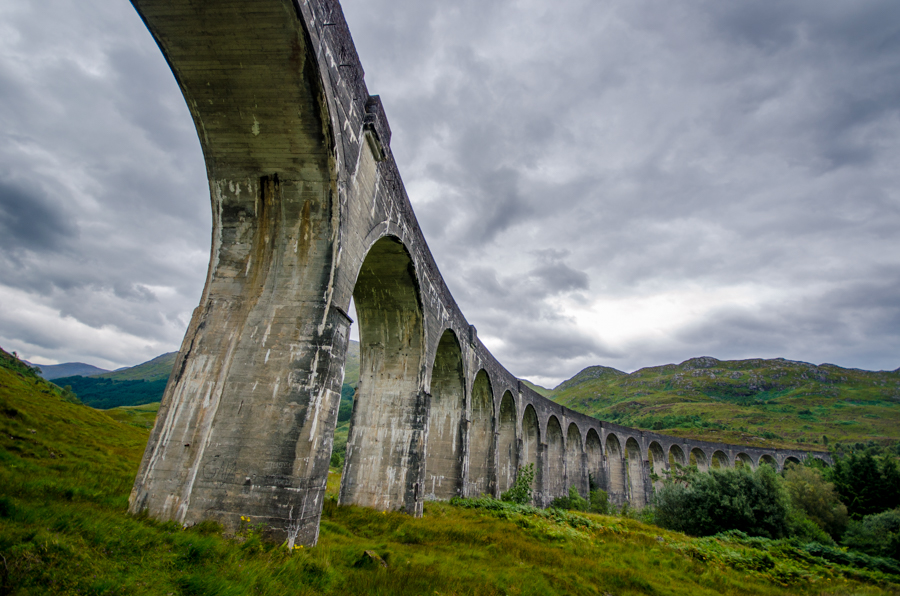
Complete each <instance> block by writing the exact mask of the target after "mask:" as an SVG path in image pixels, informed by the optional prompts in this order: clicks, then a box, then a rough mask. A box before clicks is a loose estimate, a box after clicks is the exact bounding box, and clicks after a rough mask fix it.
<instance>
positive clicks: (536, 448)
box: [521, 404, 543, 504]
mask: <svg viewBox="0 0 900 596" xmlns="http://www.w3.org/2000/svg"><path fill="white" fill-rule="evenodd" d="M540 449H541V425H540V422H539V421H538V417H537V412H535V410H534V406H533V405H531V404H528V405H527V406H525V412H524V413H523V414H522V462H521V465H523V466H527V465H528V464H532V465H534V484H533V485H532V489H533V491H532V495H533V501H534V502H535V503H537V504H540V503H541V501H542V497H541V495H542V494H543V485H542V482H543V475H542V474H541V465H540V459H539V453H540Z"/></svg>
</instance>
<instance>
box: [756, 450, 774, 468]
mask: <svg viewBox="0 0 900 596" xmlns="http://www.w3.org/2000/svg"><path fill="white" fill-rule="evenodd" d="M763 464H765V465H767V466H772V467H773V468H775V469H776V470H777V469H778V462H776V461H775V458H774V457H772V456H771V455H769V454H768V453H766V454H763V455H760V456H759V461H758V462H757V464H756V465H757V466H761V465H763Z"/></svg>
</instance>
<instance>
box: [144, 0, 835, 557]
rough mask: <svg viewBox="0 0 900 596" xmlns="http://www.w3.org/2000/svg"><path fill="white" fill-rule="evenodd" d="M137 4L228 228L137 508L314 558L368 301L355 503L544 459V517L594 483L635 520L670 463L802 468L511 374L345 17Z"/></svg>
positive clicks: (780, 456)
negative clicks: (561, 396)
mask: <svg viewBox="0 0 900 596" xmlns="http://www.w3.org/2000/svg"><path fill="white" fill-rule="evenodd" d="M132 2H133V4H134V6H135V8H136V9H137V11H138V13H139V14H140V15H141V17H142V18H143V19H144V22H145V23H146V25H147V27H148V29H149V30H150V32H151V33H152V34H153V36H154V38H155V39H156V41H157V43H158V44H159V47H160V48H161V50H162V52H163V54H164V56H165V58H166V60H168V63H169V65H170V66H171V68H172V71H173V73H174V74H175V77H176V79H177V81H178V83H179V85H180V87H181V90H182V92H183V93H184V97H185V100H186V102H187V105H188V108H189V109H190V112H191V115H192V116H193V119H194V123H195V125H196V128H197V133H198V135H199V138H200V143H201V146H202V149H203V154H204V158H205V162H206V168H207V174H208V178H209V188H210V197H211V200H212V211H213V231H212V249H211V257H210V264H209V270H208V274H207V279H206V285H205V288H204V291H203V295H202V298H201V302H200V306H199V307H198V308H197V309H196V310H195V311H194V314H193V317H192V320H191V323H190V326H189V328H188V331H187V334H186V335H185V338H184V341H183V344H182V346H181V349H180V353H179V355H178V359H177V361H176V365H175V368H174V370H173V372H172V376H171V378H170V379H169V384H168V387H167V389H166V393H165V396H164V398H163V402H162V406H161V407H160V410H159V414H158V417H157V420H156V424H155V427H154V429H153V432H152V434H151V436H150V441H149V443H148V445H147V449H146V452H145V454H144V458H143V461H142V464H141V468H140V471H139V473H138V476H137V479H136V481H135V484H134V489H133V491H132V494H131V498H130V509H131V511H133V512H138V511H143V510H148V511H149V514H150V515H151V516H153V517H156V518H161V519H172V520H177V521H178V522H180V523H184V524H193V523H196V522H198V521H200V520H202V519H207V518H212V519H217V520H219V521H221V522H222V523H223V524H225V526H226V527H232V528H233V527H235V526H236V525H237V523H238V520H239V518H240V516H249V517H250V519H251V520H252V523H264V524H266V526H267V527H268V528H270V532H271V533H272V538H274V539H283V538H288V539H289V540H293V541H296V543H298V544H307V545H312V544H315V542H316V540H317V538H318V528H319V519H320V516H321V510H322V502H323V498H324V492H325V483H326V479H327V476H328V464H329V459H330V456H331V449H332V437H333V432H334V428H335V423H336V419H337V410H338V405H339V401H340V394H341V384H342V381H343V376H344V368H343V367H344V358H345V355H346V350H347V342H348V334H349V329H350V325H351V323H352V321H351V319H350V317H349V316H348V314H347V312H348V309H349V304H350V299H351V296H352V297H353V298H354V299H355V305H356V311H357V316H358V318H359V321H358V324H359V330H360V344H361V346H360V359H361V366H360V380H359V386H358V392H357V398H356V401H355V404H354V411H353V415H352V419H351V429H350V436H349V441H348V443H347V457H346V463H345V466H344V472H343V477H342V484H341V491H340V502H341V503H344V504H357V505H362V506H366V507H373V508H376V509H380V510H400V511H405V512H408V513H409V514H411V515H421V513H422V507H423V503H424V501H426V500H428V499H448V498H450V497H452V496H454V495H463V496H477V495H480V494H482V493H484V494H489V495H498V494H499V493H500V492H501V491H503V490H505V489H506V488H507V487H508V486H510V484H511V483H512V482H513V480H514V477H515V473H516V469H517V466H520V465H524V464H527V463H534V464H535V467H536V470H537V478H536V487H535V488H536V494H535V500H536V504H538V505H547V504H548V503H549V502H550V501H551V500H552V499H553V498H554V497H556V496H561V495H564V494H566V493H567V489H568V487H569V486H571V485H575V486H577V487H578V488H579V490H581V491H582V492H583V493H584V492H586V491H587V488H588V482H589V478H593V479H594V480H595V481H596V482H597V483H598V484H599V485H600V486H601V487H604V488H606V489H607V490H608V491H609V493H610V495H611V498H612V500H613V502H615V503H623V502H625V501H628V502H630V503H632V504H633V505H634V506H637V507H640V506H642V505H643V504H645V503H647V502H648V501H649V499H650V497H651V495H652V491H653V482H652V481H651V478H652V477H653V476H652V472H656V473H659V472H660V471H661V470H662V469H664V468H666V467H667V466H668V465H669V462H670V460H671V461H677V462H681V463H687V462H688V461H690V460H692V461H695V462H696V463H698V465H700V466H701V467H706V466H716V465H721V466H731V465H734V464H735V463H736V462H745V463H747V464H749V465H753V466H755V465H758V464H759V463H760V462H767V461H768V462H770V463H773V464H774V465H776V466H777V467H781V466H783V465H784V463H785V462H786V461H789V460H792V459H795V460H798V461H799V460H800V459H802V458H804V457H805V456H806V454H805V453H804V452H799V451H779V450H762V449H756V448H750V447H737V446H731V445H724V444H715V443H705V442H698V441H688V440H684V439H678V438H674V437H668V436H664V435H659V434H654V433H651V432H643V431H639V430H635V429H630V428H624V427H621V426H617V425H613V424H609V423H606V422H601V421H599V420H595V419H592V418H590V417H587V416H584V415H581V414H578V413H577V412H574V411H572V410H569V409H566V408H564V407H561V406H559V405H557V404H555V403H553V402H551V401H549V400H547V399H545V398H544V397H542V396H540V395H538V394H536V393H535V392H533V391H531V390H530V389H528V388H527V387H525V386H523V384H522V383H521V382H520V381H519V380H518V379H517V378H516V377H515V376H513V375H512V374H510V373H509V372H508V371H507V370H506V369H504V368H503V367H502V366H501V365H500V363H498V362H497V361H496V360H495V359H494V357H493V356H492V355H491V353H490V352H489V351H488V350H487V348H485V347H484V345H483V344H482V343H481V342H480V341H479V339H478V336H477V334H476V330H475V328H474V327H473V326H471V325H469V323H468V322H467V321H466V319H465V317H464V316H463V314H462V312H460V310H459V308H458V307H457V305H456V303H455V302H454V300H453V297H452V296H451V295H450V292H449V291H448V289H447V286H446V285H445V283H444V280H443V279H442V277H441V275H440V272H439V271H438V268H437V266H436V264H435V261H434V259H433V257H432V255H431V252H430V251H429V249H428V245H427V244H426V242H425V239H424V237H423V236H422V231H421V230H420V228H419V225H418V223H417V222H416V217H415V214H414V213H413V210H412V207H411V205H410V202H409V198H408V197H407V195H406V191H405V189H404V186H403V183H402V181H401V178H400V174H399V172H398V171H397V165H396V163H395V162H394V159H393V156H392V154H391V149H390V140H391V130H390V127H389V126H388V122H387V119H386V117H385V114H384V111H383V110H382V106H381V102H380V101H379V99H378V97H377V96H370V95H369V93H368V90H367V89H366V85H365V82H364V80H363V69H362V66H361V65H360V62H359V57H358V56H357V53H356V50H355V48H354V45H353V41H352V39H351V37H350V33H349V30H348V29H347V24H346V22H345V21H344V17H343V13H342V11H341V8H340V5H339V4H338V2H337V1H336V0H257V1H256V2H246V0H192V1H188V0H132ZM818 455H820V456H821V454H818ZM824 457H827V456H824Z"/></svg>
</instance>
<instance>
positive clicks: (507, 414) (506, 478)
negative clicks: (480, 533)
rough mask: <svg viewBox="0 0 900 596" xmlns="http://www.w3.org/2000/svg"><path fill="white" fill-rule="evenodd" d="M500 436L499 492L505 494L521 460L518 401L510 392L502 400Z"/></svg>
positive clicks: (498, 456) (514, 477)
mask: <svg viewBox="0 0 900 596" xmlns="http://www.w3.org/2000/svg"><path fill="white" fill-rule="evenodd" d="M499 428H500V434H499V437H498V442H497V465H498V468H499V470H498V474H497V485H498V486H497V490H498V492H501V493H502V492H503V491H505V490H507V489H509V487H510V486H512V483H513V482H514V481H515V479H516V469H517V468H518V465H519V458H518V454H517V450H516V401H515V399H513V395H512V393H510V392H509V391H507V392H505V393H504V394H503V399H501V400H500V416H499Z"/></svg>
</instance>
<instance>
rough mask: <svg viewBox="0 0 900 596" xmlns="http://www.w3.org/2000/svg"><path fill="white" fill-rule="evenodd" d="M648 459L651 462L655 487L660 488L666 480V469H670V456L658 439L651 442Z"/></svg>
mask: <svg viewBox="0 0 900 596" xmlns="http://www.w3.org/2000/svg"><path fill="white" fill-rule="evenodd" d="M647 460H648V461H649V463H650V473H651V474H652V477H651V478H650V480H651V481H652V482H653V488H654V490H656V489H659V488H661V487H662V484H663V480H665V477H666V470H668V469H669V465H668V463H669V462H668V458H667V457H666V454H665V452H664V451H663V448H662V445H660V444H659V443H657V442H656V441H653V442H651V443H650V447H649V448H648V449H647Z"/></svg>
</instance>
